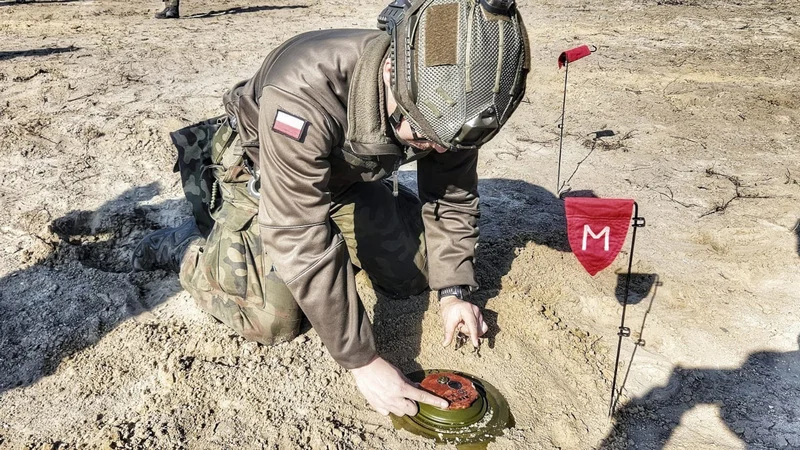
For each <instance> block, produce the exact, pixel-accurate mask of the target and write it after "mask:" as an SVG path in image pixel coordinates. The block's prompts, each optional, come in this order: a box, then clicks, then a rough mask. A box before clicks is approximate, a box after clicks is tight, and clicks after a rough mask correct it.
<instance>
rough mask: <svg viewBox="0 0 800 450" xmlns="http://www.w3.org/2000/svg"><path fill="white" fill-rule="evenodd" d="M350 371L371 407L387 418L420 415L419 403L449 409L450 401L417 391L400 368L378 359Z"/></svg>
mask: <svg viewBox="0 0 800 450" xmlns="http://www.w3.org/2000/svg"><path fill="white" fill-rule="evenodd" d="M350 372H351V373H352V374H353V377H354V378H355V379H356V386H358V390H359V391H361V394H362V395H363V396H364V398H366V399H367V401H368V402H369V404H370V405H372V407H373V408H375V411H378V412H379V413H380V414H383V415H384V416H385V415H387V414H389V413H392V414H395V415H398V416H404V415H406V414H408V415H409V416H413V415H415V414H416V413H417V404H416V403H415V402H422V403H427V404H428V405H432V406H436V407H437V408H442V409H444V408H447V405H448V403H447V400H444V399H442V398H439V397H437V396H435V395H433V394H431V393H428V392H425V391H423V390H421V389H417V388H416V387H414V386H413V385H412V383H411V382H410V381H409V380H408V378H406V377H405V375H403V374H402V373H400V371H399V370H397V368H396V367H395V366H393V365H391V364H389V363H388V362H386V360H384V359H383V358H381V357H380V356H379V357H376V358H375V359H373V360H372V362H370V363H369V364H367V365H366V366H363V367H359V368H357V369H352V370H350Z"/></svg>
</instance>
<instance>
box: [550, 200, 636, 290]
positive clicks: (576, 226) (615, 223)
mask: <svg viewBox="0 0 800 450" xmlns="http://www.w3.org/2000/svg"><path fill="white" fill-rule="evenodd" d="M564 210H565V212H566V215H567V237H568V238H569V245H570V247H572V253H574V254H575V257H577V258H578V261H579V262H580V263H581V265H582V266H583V267H584V268H585V269H586V271H587V272H589V274H590V275H592V276H594V275H595V274H597V272H600V271H601V270H603V269H605V268H606V267H608V266H609V265H610V264H611V263H612V262H614V259H615V258H616V257H617V255H618V254H619V252H620V250H622V246H623V244H625V237H626V236H627V235H628V228H629V227H630V222H631V214H632V213H633V200H628V199H607V198H584V197H567V198H566V199H565V200H564Z"/></svg>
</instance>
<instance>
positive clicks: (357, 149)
mask: <svg viewBox="0 0 800 450" xmlns="http://www.w3.org/2000/svg"><path fill="white" fill-rule="evenodd" d="M390 41H391V38H390V37H389V35H388V34H385V33H381V34H379V35H378V36H376V37H375V38H374V39H373V40H372V41H371V42H370V43H369V44H368V45H367V47H366V49H365V50H364V53H363V54H362V55H361V57H360V58H359V59H358V63H356V68H355V71H354V72H353V78H352V81H351V83H350V90H349V92H348V101H347V136H346V143H345V146H349V148H350V150H351V151H352V152H353V153H355V154H357V155H361V156H378V155H398V156H399V155H401V154H402V151H403V149H402V148H401V147H399V146H398V145H397V144H395V143H394V141H393V140H392V139H391V138H389V137H388V136H386V129H387V128H386V127H387V117H386V112H385V109H386V106H385V95H386V94H385V92H384V86H383V77H382V76H381V71H382V70H383V61H384V60H385V59H386V55H387V52H388V49H389V43H390Z"/></svg>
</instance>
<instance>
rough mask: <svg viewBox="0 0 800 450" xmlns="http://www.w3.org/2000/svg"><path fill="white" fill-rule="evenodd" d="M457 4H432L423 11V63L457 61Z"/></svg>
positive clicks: (430, 65) (437, 64)
mask: <svg viewBox="0 0 800 450" xmlns="http://www.w3.org/2000/svg"><path fill="white" fill-rule="evenodd" d="M458 8H459V4H458V3H447V4H444V5H433V6H431V7H429V8H428V10H427V11H426V12H425V33H426V37H425V65H426V66H428V67H433V66H445V65H455V64H457V63H458V18H459V15H458V13H459V11H458Z"/></svg>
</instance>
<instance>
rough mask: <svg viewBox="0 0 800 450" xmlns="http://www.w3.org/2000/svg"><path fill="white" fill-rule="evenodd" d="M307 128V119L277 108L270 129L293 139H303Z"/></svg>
mask: <svg viewBox="0 0 800 450" xmlns="http://www.w3.org/2000/svg"><path fill="white" fill-rule="evenodd" d="M307 128H308V121H307V120H304V119H302V118H300V117H297V116H295V115H292V114H289V113H287V112H286V111H281V110H278V114H276V115H275V123H273V124H272V131H274V132H276V133H280V134H282V135H284V136H286V137H288V138H291V139H294V140H295V141H302V140H303V137H304V135H305V133H306V129H307Z"/></svg>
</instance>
